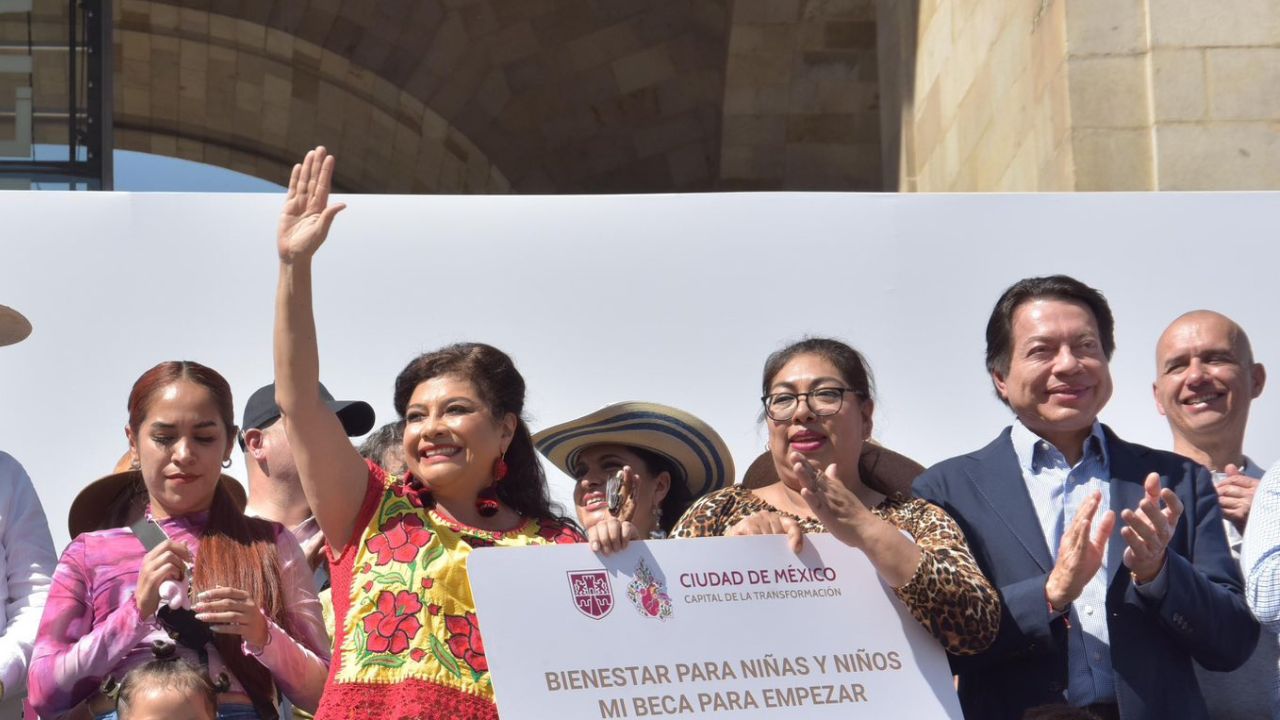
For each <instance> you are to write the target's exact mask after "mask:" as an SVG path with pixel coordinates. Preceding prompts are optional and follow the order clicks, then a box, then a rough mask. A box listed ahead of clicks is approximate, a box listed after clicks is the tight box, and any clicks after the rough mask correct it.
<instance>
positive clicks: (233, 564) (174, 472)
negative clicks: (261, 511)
mask: <svg viewBox="0 0 1280 720" xmlns="http://www.w3.org/2000/svg"><path fill="white" fill-rule="evenodd" d="M233 413H234V410H233V406H232V401H231V389H230V387H228V385H227V381H226V380H224V379H223V378H222V376H221V375H219V374H218V373H217V372H215V371H213V370H210V369H209V368H207V367H204V366H202V365H199V364H197V363H193V362H165V363H161V364H159V365H157V366H156V367H154V368H152V369H151V370H148V371H147V372H146V373H145V374H144V375H143V376H142V377H141V378H139V379H138V381H137V382H136V383H134V386H133V392H132V393H131V394H130V396H129V424H128V426H127V427H126V428H125V433H126V435H127V436H128V438H129V447H130V452H131V454H132V457H133V462H134V466H135V467H137V468H138V469H139V471H140V474H141V478H142V482H143V484H144V485H145V486H146V492H147V497H148V501H149V504H148V508H147V517H148V519H149V520H150V521H151V522H154V523H155V524H156V525H158V526H159V528H160V529H161V530H162V531H163V533H164V534H165V535H166V536H167V537H168V539H167V540H165V541H164V542H161V543H160V544H158V545H157V546H156V547H155V548H154V549H152V550H151V551H150V552H148V551H147V550H146V548H145V547H144V546H143V544H142V542H141V541H140V540H139V539H138V538H137V537H136V536H135V535H134V534H133V532H132V531H130V530H129V529H128V528H116V529H111V530H103V531H99V532H90V533H84V534H81V535H80V536H78V537H76V539H75V540H73V541H72V542H71V544H70V545H69V546H68V547H67V549H66V551H65V552H64V553H63V554H62V558H61V560H59V562H58V567H57V569H56V570H55V571H54V575H53V583H52V587H51V589H50V592H49V602H48V603H47V604H46V606H45V612H44V617H43V618H42V620H41V623H40V630H39V633H38V635H37V639H36V646H35V651H34V653H33V656H32V659H31V668H30V673H29V683H30V699H31V704H32V706H33V707H34V709H35V711H36V712H37V713H38V714H39V715H40V716H42V717H57V716H60V715H62V714H63V713H66V712H67V711H69V710H71V709H72V708H74V707H75V706H76V705H78V704H79V703H81V702H82V701H86V700H87V701H88V706H89V709H90V710H91V711H92V712H93V714H94V715H95V716H96V717H98V718H114V717H115V703H114V701H113V700H112V699H111V698H109V697H108V696H106V695H104V694H102V692H101V691H100V688H101V687H102V686H103V682H104V680H108V679H109V678H114V679H115V680H119V679H121V678H123V677H124V675H125V673H126V672H128V671H129V670H130V669H131V668H133V667H135V666H138V665H141V664H143V663H145V662H147V661H149V660H151V659H152V658H153V657H155V655H154V653H153V647H154V646H155V644H156V643H158V642H162V643H168V642H171V640H170V637H169V635H168V633H166V632H165V629H164V628H163V627H162V626H161V624H160V622H159V621H158V620H157V617H156V612H157V609H158V608H159V607H160V604H161V602H167V599H168V598H171V597H173V598H175V602H181V601H182V600H183V599H186V600H187V601H188V602H190V603H191V606H192V609H193V610H195V612H196V617H197V618H199V619H201V620H203V621H205V622H207V623H209V625H210V626H211V628H212V630H213V631H214V633H215V635H214V638H215V640H214V641H213V642H211V643H208V644H207V645H205V646H204V649H205V650H206V651H207V657H208V673H209V677H210V678H211V679H212V680H214V681H215V683H217V682H218V681H219V680H220V679H222V678H223V676H224V674H225V679H224V680H223V682H222V685H223V686H224V690H223V692H221V693H220V694H219V707H218V717H219V718H222V719H223V720H226V719H227V718H237V719H239V718H261V719H262V720H273V719H274V718H276V717H277V710H276V706H275V699H276V697H277V693H276V690H277V689H278V690H279V691H281V692H282V693H283V694H284V695H285V697H287V698H289V700H291V701H292V702H293V703H294V704H295V705H296V706H298V707H301V708H306V709H311V708H315V707H316V705H317V704H318V703H319V700H320V694H321V692H322V690H323V688H324V681H325V676H326V674H327V672H328V670H327V666H328V639H327V636H326V633H325V630H324V623H323V621H322V619H321V615H320V604H319V602H317V600H316V596H315V593H314V592H313V591H312V583H311V571H310V569H309V567H308V565H307V562H306V560H305V559H304V557H303V555H302V551H301V549H300V548H299V547H298V543H297V541H296V540H295V539H294V537H293V535H292V534H291V533H289V532H288V531H286V530H284V529H283V528H282V527H281V526H280V525H277V524H276V523H271V522H267V521H265V520H259V519H255V518H249V517H246V516H245V515H244V513H243V512H242V511H241V509H240V507H239V506H238V505H237V504H236V503H235V501H234V500H232V498H231V495H230V493H228V492H227V490H226V489H225V487H223V485H222V483H221V482H219V479H220V477H221V467H220V463H222V462H223V461H224V460H226V459H228V458H229V457H230V454H231V444H232V442H233V441H234V437H235V431H236V428H235V424H234V421H233V420H232V418H233ZM188 587H189V588H190V595H189V596H188V597H186V598H183V597H182V596H183V595H185V594H186V591H187V588H188ZM162 593H163V594H165V597H166V600H164V601H162V599H161V595H162ZM177 653H178V654H179V655H180V656H182V657H184V658H186V659H188V660H191V661H193V662H199V654H198V653H197V652H196V651H194V650H191V649H187V648H185V647H182V646H181V645H179V646H178V648H177Z"/></svg>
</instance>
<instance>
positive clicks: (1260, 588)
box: [1240, 463, 1280, 632]
mask: <svg viewBox="0 0 1280 720" xmlns="http://www.w3.org/2000/svg"><path fill="white" fill-rule="evenodd" d="M1240 567H1241V569H1242V570H1243V571H1244V576H1245V599H1246V600H1248V602H1249V609H1250V610H1252V611H1253V614H1254V615H1255V616H1257V618H1258V622H1260V623H1262V626H1263V627H1265V628H1267V629H1268V630H1270V631H1271V632H1277V630H1280V463H1276V464H1275V465H1274V466H1272V468H1271V469H1270V470H1268V471H1267V474H1266V475H1264V476H1263V477H1262V482H1260V483H1259V484H1258V489H1257V491H1256V492H1255V494H1254V496H1253V508H1252V509H1251V510H1250V511H1249V523H1248V524H1247V525H1245V530H1244V544H1243V546H1242V547H1241V549H1240Z"/></svg>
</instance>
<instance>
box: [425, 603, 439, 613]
mask: <svg viewBox="0 0 1280 720" xmlns="http://www.w3.org/2000/svg"><path fill="white" fill-rule="evenodd" d="M427 612H429V613H431V614H432V615H439V614H440V606H439V605H436V604H435V603H432V604H430V605H428V606H427Z"/></svg>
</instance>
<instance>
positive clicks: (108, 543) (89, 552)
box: [62, 527, 146, 566]
mask: <svg viewBox="0 0 1280 720" xmlns="http://www.w3.org/2000/svg"><path fill="white" fill-rule="evenodd" d="M145 554H146V548H145V547H143V545H142V541H141V540H139V539H138V537H137V536H136V535H134V534H133V531H132V530H130V529H129V528H123V527H121V528H107V529H106V530H94V531H92V532H84V533H80V534H79V535H77V536H75V537H74V538H72V539H71V542H70V543H69V544H68V545H67V547H66V549H65V550H63V551H62V557H63V558H72V557H74V558H82V559H83V560H84V562H85V563H87V564H88V565H90V566H97V565H101V564H108V565H110V564H113V561H114V560H116V559H117V558H121V557H133V556H135V555H145Z"/></svg>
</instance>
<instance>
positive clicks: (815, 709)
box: [468, 535, 961, 720]
mask: <svg viewBox="0 0 1280 720" xmlns="http://www.w3.org/2000/svg"><path fill="white" fill-rule="evenodd" d="M468 570H469V574H470V577H471V589H472V592H473V593H474V595H475V600H476V608H477V615H478V617H479V618H480V627H481V630H482V631H483V633H484V644H485V653H486V656H487V658H488V661H489V669H490V672H491V673H492V676H493V682H494V690H495V692H496V694H497V700H498V711H499V713H500V714H501V715H502V717H503V720H522V719H525V718H527V719H529V720H545V718H553V717H558V718H583V719H586V718H643V717H681V718H696V717H715V718H726V719H728V718H872V717H881V718H882V717H903V718H908V717H909V718H914V719H917V720H928V719H929V718H960V717H961V714H960V705H959V702H958V700H957V699H956V695H955V691H954V689H953V687H952V681H951V672H950V670H949V668H948V666H947V659H946V654H945V653H944V652H943V650H942V647H941V645H939V644H938V642H937V641H936V640H934V638H933V637H932V636H931V635H930V634H929V633H928V632H927V631H926V630H925V629H924V628H923V627H921V626H920V624H919V623H917V622H916V621H915V619H913V618H912V617H911V614H910V613H909V612H908V611H907V609H906V607H905V606H904V605H903V604H902V603H901V602H900V601H898V599H897V598H896V597H895V596H894V595H893V592H892V591H891V590H890V589H889V588H887V587H886V586H885V585H884V584H882V583H881V581H880V578H879V576H878V575H876V573H875V570H874V569H873V568H872V566H871V563H870V562H868V561H867V559H866V556H865V555H863V554H862V553H861V552H858V551H856V550H853V549H851V548H849V547H847V546H845V545H843V544H841V543H840V542H839V541H838V540H836V539H834V538H833V537H831V536H830V535H811V536H808V537H807V538H806V540H805V548H804V551H803V552H801V553H800V555H798V556H797V555H795V554H793V553H792V552H791V551H790V550H789V549H788V547H787V544H786V540H785V539H784V538H782V537H780V536H779V537H745V538H705V539H698V540H663V541H657V542H645V543H633V544H632V545H631V546H630V547H629V548H628V549H627V550H626V552H623V553H619V554H617V555H614V556H610V557H601V556H598V555H596V554H595V553H593V552H591V550H590V549H589V548H588V547H587V546H586V545H585V544H582V545H559V546H555V547H536V548H519V549H514V548H488V549H481V550H478V551H476V552H475V553H473V554H472V555H471V558H470V560H469V562H468Z"/></svg>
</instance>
